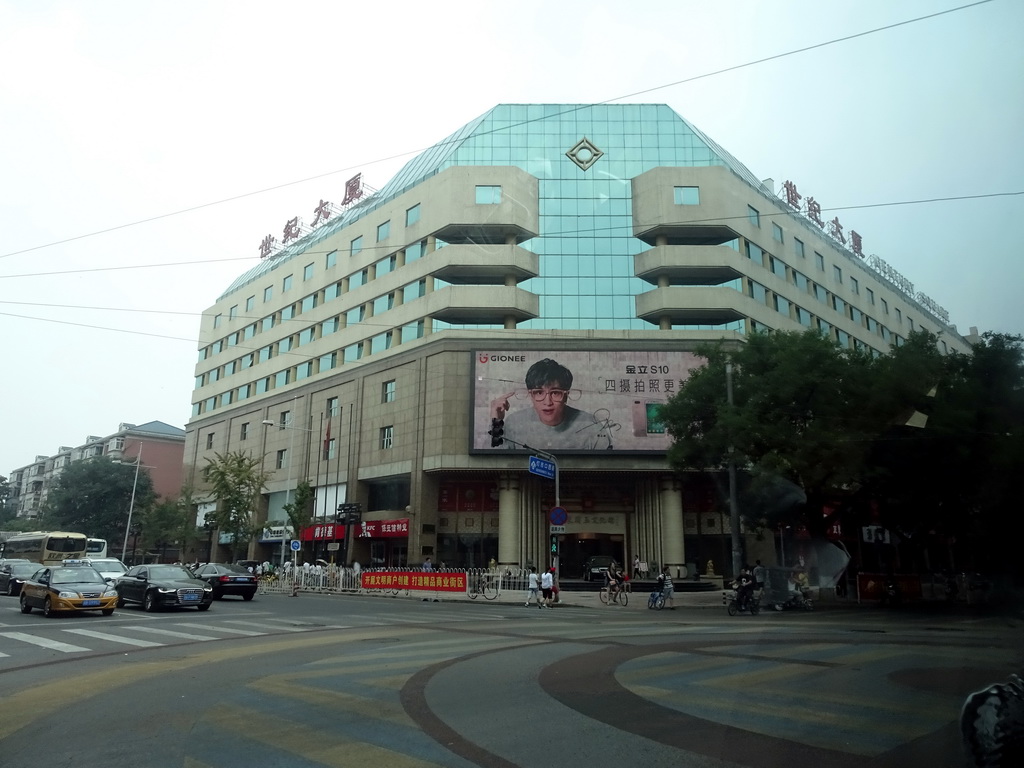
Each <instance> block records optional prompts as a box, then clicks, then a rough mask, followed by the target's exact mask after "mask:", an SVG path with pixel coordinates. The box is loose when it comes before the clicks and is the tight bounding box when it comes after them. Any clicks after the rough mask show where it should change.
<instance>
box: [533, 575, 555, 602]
mask: <svg viewBox="0 0 1024 768" xmlns="http://www.w3.org/2000/svg"><path fill="white" fill-rule="evenodd" d="M554 574H555V569H554V568H550V569H548V570H546V571H544V574H543V575H542V576H541V577H540V592H541V595H543V600H542V601H541V602H539V603H537V607H538V608H545V607H547V608H550V607H551V598H552V596H553V595H554V592H553V590H554V587H555V575H554Z"/></svg>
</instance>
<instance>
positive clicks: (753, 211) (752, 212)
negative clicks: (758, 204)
mask: <svg viewBox="0 0 1024 768" xmlns="http://www.w3.org/2000/svg"><path fill="white" fill-rule="evenodd" d="M747 218H748V219H750V223H751V224H753V225H754V226H755V227H758V228H760V226H761V214H760V213H759V212H758V210H757V208H755V207H753V206H752V205H748V206H747Z"/></svg>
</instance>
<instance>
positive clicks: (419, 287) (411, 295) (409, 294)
mask: <svg viewBox="0 0 1024 768" xmlns="http://www.w3.org/2000/svg"><path fill="white" fill-rule="evenodd" d="M426 293H427V281H426V278H423V279H421V280H417V281H416V282H415V283H409V285H407V286H405V287H404V288H402V303H403V304H406V303H408V302H410V301H412V300H413V299H418V298H420V297H421V296H425V295H426Z"/></svg>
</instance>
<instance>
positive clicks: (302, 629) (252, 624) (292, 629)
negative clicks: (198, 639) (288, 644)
mask: <svg viewBox="0 0 1024 768" xmlns="http://www.w3.org/2000/svg"><path fill="white" fill-rule="evenodd" d="M278 621H287V619H278ZM224 623H225V624H241V625H242V626H243V627H259V628H260V629H264V630H265V629H269V627H268V626H267V622H263V623H262V624H259V623H257V622H255V621H238V620H231V621H226V622H224ZM274 629H277V630H281V631H282V632H306V631H308V627H284V626H281V627H274Z"/></svg>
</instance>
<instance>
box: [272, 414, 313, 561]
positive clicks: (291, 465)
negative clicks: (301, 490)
mask: <svg viewBox="0 0 1024 768" xmlns="http://www.w3.org/2000/svg"><path fill="white" fill-rule="evenodd" d="M298 399H299V398H298V397H295V398H294V399H293V400H292V403H293V405H292V408H293V410H294V407H295V406H294V403H295V402H297V401H298ZM294 420H295V419H294V416H292V415H290V414H289V416H288V421H287V422H286V423H282V424H278V423H277V422H275V421H273V420H272V419H264V420H263V425H264V426H267V427H279V428H280V429H287V430H289V431H290V432H291V434H290V435H289V436H288V484H287V485H286V486H285V489H284V503H285V506H288V505H289V504H291V499H292V482H293V481H294V479H295V478H294V476H295V433H296V432H313V430H312V429H306V428H305V427H297V426H295V425H294V424H292V422H293V421H294ZM285 515H287V511H286V512H285ZM287 523H288V518H287V517H285V525H284V526H282V527H281V567H282V568H284V560H285V527H286V526H287ZM295 533H296V534H298V533H299V532H298V531H296V532H295Z"/></svg>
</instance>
